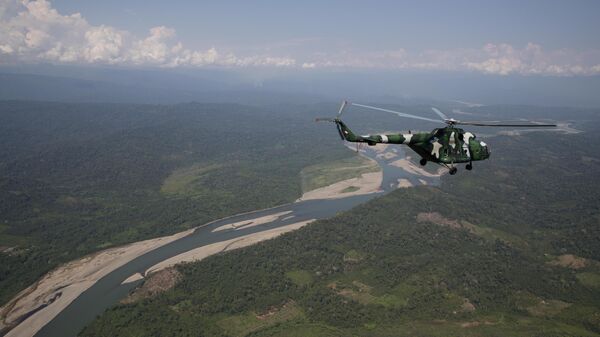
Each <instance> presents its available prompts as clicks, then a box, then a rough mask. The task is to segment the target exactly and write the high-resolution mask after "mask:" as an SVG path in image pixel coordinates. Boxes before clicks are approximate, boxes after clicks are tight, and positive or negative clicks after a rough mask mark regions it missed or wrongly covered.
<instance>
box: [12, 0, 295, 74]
mask: <svg viewBox="0 0 600 337" xmlns="http://www.w3.org/2000/svg"><path fill="white" fill-rule="evenodd" d="M174 39H175V30H174V29H172V28H168V27H165V26H158V27H153V28H151V29H150V31H149V34H148V36H146V37H144V38H141V39H139V38H135V37H134V36H132V34H130V33H129V32H126V31H121V30H118V29H117V28H114V27H110V26H105V25H100V26H94V25H91V24H90V23H88V22H87V21H86V20H85V19H84V18H83V17H82V16H81V14H79V13H75V14H71V15H62V14H60V13H59V12H58V11H57V10H56V9H54V8H52V6H51V4H50V2H49V1H47V0H34V1H30V0H23V1H17V0H0V56H2V58H1V59H0V62H39V61H51V62H64V63H103V64H124V65H127V64H129V65H154V66H161V67H177V66H207V65H218V66H230V67H233V66H241V67H248V66H275V67H292V66H295V65H296V60H295V59H293V58H289V57H274V56H271V55H262V56H256V55H254V56H245V57H238V56H236V55H234V54H232V53H227V54H221V53H219V52H217V50H216V49H215V48H210V49H208V50H205V51H202V50H189V49H186V48H185V47H184V46H183V44H182V43H181V42H176V41H174Z"/></svg>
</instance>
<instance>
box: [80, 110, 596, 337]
mask: <svg viewBox="0 0 600 337" xmlns="http://www.w3.org/2000/svg"><path fill="white" fill-rule="evenodd" d="M579 126H580V127H582V128H583V129H584V130H585V131H586V132H583V133H578V134H561V133H558V132H533V133H526V134H523V135H520V136H510V137H509V136H496V137H490V138H487V139H486V142H487V143H488V144H489V145H490V147H491V149H492V158H491V159H490V160H489V161H486V162H478V163H477V164H476V165H475V168H474V170H473V171H472V172H466V171H464V170H459V174H457V175H456V176H444V177H443V178H442V184H441V186H440V187H427V186H421V187H416V188H410V189H399V190H396V191H394V192H391V193H389V194H387V195H385V196H383V197H379V198H377V199H374V200H372V201H370V202H368V203H366V204H364V205H361V206H358V207H356V208H354V209H352V210H350V211H348V212H345V213H341V214H339V215H338V216H336V217H333V218H331V219H326V220H320V221H317V222H314V223H312V224H310V225H308V226H306V227H304V228H302V229H300V230H298V231H295V232H292V233H288V234H285V235H283V236H281V237H279V238H277V239H273V240H270V241H266V242H263V243H260V244H257V245H254V246H251V247H247V248H243V249H239V250H235V251H232V252H228V253H224V254H219V255H215V256H211V257H209V258H206V259H205V260H203V261H200V262H196V263H189V264H183V265H180V266H178V267H177V269H178V271H179V272H180V273H181V274H182V277H181V280H180V281H179V282H178V283H177V284H176V285H175V286H174V287H173V288H172V289H170V290H168V291H166V292H164V293H161V294H159V295H156V296H154V297H150V298H145V299H141V300H139V301H137V302H134V303H128V304H120V305H117V306H115V307H113V308H111V309H109V310H107V311H106V312H105V313H104V314H103V315H102V316H100V317H99V318H98V319H96V320H95V321H94V322H93V323H92V324H91V325H89V326H88V327H87V328H86V329H84V331H82V332H81V336H86V337H91V336H175V335H177V336H483V335H485V336H598V335H600V262H599V261H600V204H599V203H598V200H600V170H599V169H598V167H599V164H600V148H599V147H598V146H590V144H598V143H599V142H600V135H598V133H597V132H593V130H594V128H597V127H598V126H599V125H598V123H597V122H587V123H586V124H585V125H583V124H581V125H579Z"/></svg>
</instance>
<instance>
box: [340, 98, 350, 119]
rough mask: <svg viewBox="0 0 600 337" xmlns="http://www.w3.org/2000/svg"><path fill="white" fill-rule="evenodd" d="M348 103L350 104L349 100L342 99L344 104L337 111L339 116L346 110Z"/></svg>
mask: <svg viewBox="0 0 600 337" xmlns="http://www.w3.org/2000/svg"><path fill="white" fill-rule="evenodd" d="M346 105H348V101H342V106H340V110H339V111H338V113H337V118H340V116H341V115H342V112H344V108H346Z"/></svg>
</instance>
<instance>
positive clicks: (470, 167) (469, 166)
mask: <svg viewBox="0 0 600 337" xmlns="http://www.w3.org/2000/svg"><path fill="white" fill-rule="evenodd" d="M465 168H466V169H467V170H468V171H471V170H472V169H473V164H471V163H468V164H467V166H465Z"/></svg>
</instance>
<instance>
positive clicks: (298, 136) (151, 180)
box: [0, 101, 352, 304]
mask: <svg viewBox="0 0 600 337" xmlns="http://www.w3.org/2000/svg"><path fill="white" fill-rule="evenodd" d="M322 108H323V109H331V110H334V109H335V106H334V105H332V106H328V105H323V106H322ZM317 112H318V110H314V107H313V108H310V109H309V108H307V107H306V106H304V107H299V106H289V105H288V106H285V107H283V106H281V107H279V106H273V107H263V108H255V107H248V106H241V105H233V104H196V103H190V104H179V105H126V104H66V103H49V102H37V103H36V102H19V101H6V102H1V103H0V144H1V146H0V248H1V249H0V252H1V253H0V304H3V303H4V302H6V301H7V300H8V299H9V298H10V297H11V296H12V295H14V294H15V293H16V292H17V291H19V290H21V289H23V288H24V287H26V286H29V285H30V284H32V283H33V282H34V281H35V280H36V279H37V278H38V277H39V276H41V275H42V274H43V273H45V272H47V271H48V270H50V269H51V268H53V267H55V266H56V265H57V264H59V263H62V262H66V261H69V260H72V259H74V258H77V257H79V256H82V255H84V254H87V253H90V252H93V251H95V250H99V249H103V248H106V247H110V246H114V245H119V244H123V243H127V242H132V241H137V240H141V239H145V238H153V237H157V236H161V235H166V234H170V233H175V232H178V231H182V230H185V229H187V228H191V227H193V226H197V225H200V224H203V223H205V222H208V221H210V220H213V219H217V218H220V217H223V216H227V215H232V214H236V213H239V212H244V211H250V210H256V209H260V208H265V207H270V206H274V205H279V204H282V203H286V202H291V201H293V200H295V199H296V198H298V197H299V196H300V195H301V181H300V176H299V173H300V171H301V170H302V169H303V168H304V167H306V166H309V165H313V164H315V163H319V162H325V161H330V160H336V159H340V158H345V157H348V156H351V155H352V153H351V152H350V151H348V150H347V149H345V148H343V147H341V146H339V143H338V142H336V141H335V140H336V137H337V136H336V135H335V134H333V133H328V132H323V129H320V130H319V129H315V128H314V124H313V122H312V119H313V118H314V116H315V114H316V113H317ZM315 144H320V145H319V146H315ZM240 191H243V192H244V193H240Z"/></svg>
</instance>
